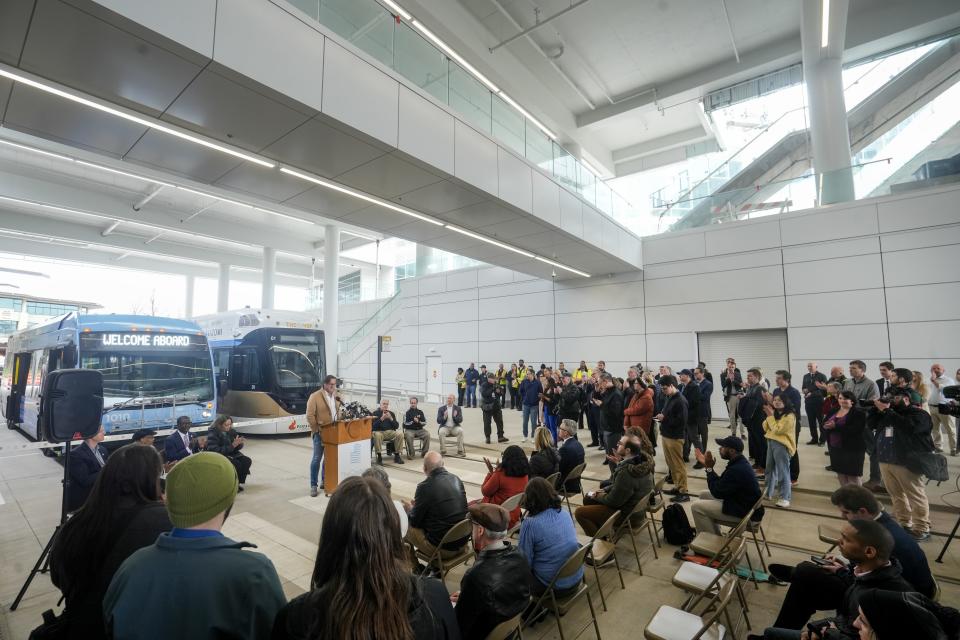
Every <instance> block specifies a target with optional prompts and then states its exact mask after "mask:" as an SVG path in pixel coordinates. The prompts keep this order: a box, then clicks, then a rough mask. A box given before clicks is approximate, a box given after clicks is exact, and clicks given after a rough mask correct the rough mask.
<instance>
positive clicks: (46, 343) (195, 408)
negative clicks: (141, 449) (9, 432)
mask: <svg viewBox="0 0 960 640" xmlns="http://www.w3.org/2000/svg"><path fill="white" fill-rule="evenodd" d="M71 368H82V369H96V370H98V371H100V372H101V373H102V374H103V428H104V430H105V431H106V432H107V434H124V433H132V432H134V431H136V430H137V429H141V428H146V429H154V430H159V429H168V428H172V427H174V426H175V424H176V420H177V417H178V416H181V415H184V416H189V417H190V419H191V420H192V421H193V423H194V424H195V425H197V426H200V425H203V424H204V423H209V422H211V421H212V419H213V414H214V407H215V405H216V390H215V385H214V376H213V359H212V354H211V351H210V346H209V344H208V343H207V337H206V336H205V335H204V333H203V331H202V330H201V329H200V327H199V325H197V324H195V323H193V322H189V321H185V320H177V319H174V318H160V317H154V316H132V315H85V314H77V313H70V314H67V315H66V316H63V317H60V318H57V319H54V320H50V321H49V322H46V323H44V324H41V325H38V326H35V327H31V328H29V329H24V330H23V331H18V332H17V333H15V334H13V335H12V336H10V340H9V342H8V344H7V358H6V366H5V367H4V372H3V379H2V385H0V410H2V411H3V417H4V419H5V420H6V422H7V426H8V427H9V428H11V429H19V430H21V431H22V432H23V433H25V434H26V435H27V436H29V437H30V438H33V439H34V440H39V439H41V438H42V437H43V434H41V433H40V429H39V423H38V412H39V408H40V390H41V389H42V387H43V380H44V378H45V377H46V375H47V373H48V372H50V371H55V370H57V369H71Z"/></svg>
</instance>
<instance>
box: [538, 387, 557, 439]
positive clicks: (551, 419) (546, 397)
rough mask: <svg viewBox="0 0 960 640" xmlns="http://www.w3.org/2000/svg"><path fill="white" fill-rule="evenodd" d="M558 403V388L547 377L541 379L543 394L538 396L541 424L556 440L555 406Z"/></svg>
mask: <svg viewBox="0 0 960 640" xmlns="http://www.w3.org/2000/svg"><path fill="white" fill-rule="evenodd" d="M559 403H560V387H559V386H558V385H557V383H556V382H555V381H554V379H553V378H552V377H550V376H549V375H547V376H544V378H543V393H541V394H540V416H541V423H542V424H543V425H544V426H545V427H546V428H547V429H549V431H550V434H551V435H552V436H554V438H556V435H557V421H558V419H557V405H558V404H559Z"/></svg>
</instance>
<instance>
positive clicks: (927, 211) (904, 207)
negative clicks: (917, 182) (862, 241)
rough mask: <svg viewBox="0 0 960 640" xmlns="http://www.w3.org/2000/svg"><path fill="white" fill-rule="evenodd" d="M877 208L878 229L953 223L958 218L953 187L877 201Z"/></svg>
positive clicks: (900, 228)
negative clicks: (925, 193)
mask: <svg viewBox="0 0 960 640" xmlns="http://www.w3.org/2000/svg"><path fill="white" fill-rule="evenodd" d="M877 212H878V214H879V216H880V232H881V233H887V232H890V231H902V230H904V229H919V228H921V227H934V226H937V225H941V224H956V223H957V222H958V221H960V211H958V208H957V190H956V189H955V188H951V189H946V190H944V191H940V192H938V193H931V194H928V195H920V194H917V195H910V196H905V197H903V198H898V199H891V200H887V201H885V202H878V203H877Z"/></svg>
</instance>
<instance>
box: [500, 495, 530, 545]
mask: <svg viewBox="0 0 960 640" xmlns="http://www.w3.org/2000/svg"><path fill="white" fill-rule="evenodd" d="M500 506H501V507H503V508H504V509H506V510H507V511H508V512H510V513H512V512H513V510H514V509H516V508H517V507H522V506H523V494H522V493H517V494H514V495H512V496H510V497H509V498H507V499H506V500H504V501H503V502H502V503H501V504H500ZM525 515H526V514H525V513H524V512H523V511H522V510H521V511H520V519H519V520H517V524H515V525H513V526H512V527H510V529H509V530H508V531H507V536H512V535H513V534H515V533H516V532H518V531H520V523H522V522H523V518H524V516H525Z"/></svg>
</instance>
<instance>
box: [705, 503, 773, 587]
mask: <svg viewBox="0 0 960 640" xmlns="http://www.w3.org/2000/svg"><path fill="white" fill-rule="evenodd" d="M752 517H753V509H751V510H750V511H749V512H747V515H745V516H744V517H743V518H741V519H740V522H738V523H737V526H735V527H733V528H732V529H730V531H728V532H727V535H725V536H720V535H717V534H715V533H710V532H708V531H701V532H699V533H697V537H695V538H694V539H693V542H691V543H690V549H691V550H693V551H694V553H699V554H700V555H703V556H709V558H710V561H711V562H713V561H715V560H717V559H718V558H721V557H726V554H728V553H730V549H731V547H732V546H733V545H734V544H735V543H736V542H738V541H739V540H740V539H741V538H742V537H743V532H744V530H746V528H747V523H748V522H750V518H752ZM743 555H744V557H745V558H746V559H747V566H748V567H749V568H750V576H751V578H752V579H753V586H754V587H755V588H756V589H757V590H759V589H760V584H759V582H758V581H757V577H756V574H754V572H753V563H752V562H751V561H750V554H749V553H744V554H743Z"/></svg>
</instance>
